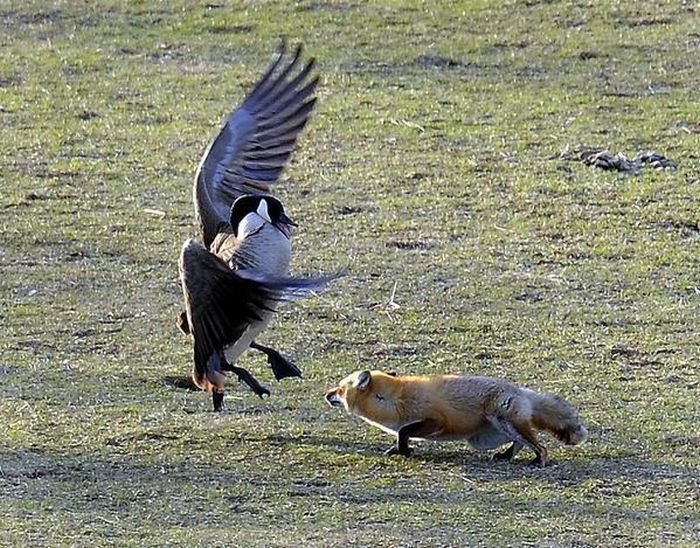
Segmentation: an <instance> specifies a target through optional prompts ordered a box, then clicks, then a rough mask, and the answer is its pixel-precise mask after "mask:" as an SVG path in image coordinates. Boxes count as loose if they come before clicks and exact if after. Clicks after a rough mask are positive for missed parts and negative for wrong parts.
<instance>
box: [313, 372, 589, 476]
mask: <svg viewBox="0 0 700 548" xmlns="http://www.w3.org/2000/svg"><path fill="white" fill-rule="evenodd" d="M325 398H326V401H327V402H328V403H329V404H330V405H332V406H334V407H341V406H342V407H345V409H346V410H347V411H348V412H349V413H351V414H353V415H357V416H359V417H360V418H361V419H363V420H365V421H366V422H368V423H370V424H372V425H374V426H377V427H379V428H381V429H382V430H384V431H385V432H388V433H389V434H392V435H395V436H396V444H395V445H394V446H392V447H391V448H390V449H389V450H388V451H387V452H386V454H387V455H395V454H397V453H398V454H399V455H404V456H409V455H410V454H411V453H412V449H411V448H410V447H409V446H408V441H409V439H410V438H418V439H436V440H450V439H465V440H466V441H467V442H469V444H470V445H471V446H472V447H474V448H475V449H479V450H488V449H496V448H497V447H500V446H501V445H504V444H506V443H508V442H512V444H511V445H510V447H508V448H507V449H506V450H505V451H502V452H500V453H497V454H496V455H494V459H495V460H511V459H512V458H513V457H515V456H516V455H517V454H518V452H519V451H520V450H521V449H522V448H523V447H525V446H527V447H529V448H530V449H532V450H533V451H534V452H535V455H536V457H535V459H534V460H533V461H532V464H535V465H539V466H546V464H547V449H546V448H545V447H544V446H543V445H542V444H541V443H540V442H539V441H538V439H537V434H536V431H537V430H547V431H549V432H551V433H552V434H553V435H554V436H555V437H556V438H558V439H559V440H561V441H562V442H564V443H565V444H567V445H576V444H577V443H581V442H583V441H584V440H585V439H586V437H587V436H588V431H587V430H586V428H585V427H584V426H583V424H582V423H581V420H580V419H579V416H578V412H577V411H576V409H574V407H573V406H571V405H570V404H569V403H567V402H565V401H564V400H562V399H561V398H559V397H557V396H554V395H553V394H547V393H540V392H535V391H534V390H529V389H527V388H519V387H517V386H515V385H513V384H511V383H509V382H507V381H504V380H501V379H495V378H491V377H468V376H457V375H436V376H422V377H412V376H395V375H393V374H391V375H390V374H387V373H382V372H381V371H357V372H355V373H353V374H352V375H349V376H348V377H346V378H345V379H343V380H342V381H340V384H339V385H338V386H337V387H336V388H334V389H332V390H329V391H328V392H326V396H325Z"/></svg>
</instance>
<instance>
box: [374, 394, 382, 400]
mask: <svg viewBox="0 0 700 548" xmlns="http://www.w3.org/2000/svg"><path fill="white" fill-rule="evenodd" d="M376 396H377V399H378V400H379V401H384V396H382V395H381V394H377V395H376Z"/></svg>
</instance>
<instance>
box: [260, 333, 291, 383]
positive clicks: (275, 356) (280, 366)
mask: <svg viewBox="0 0 700 548" xmlns="http://www.w3.org/2000/svg"><path fill="white" fill-rule="evenodd" d="M250 347H251V348H254V349H255V350H259V351H260V352H262V353H263V354H265V355H266V356H267V363H269V364H270V368H271V369H272V373H273V374H274V375H275V379H277V380H278V381H279V380H281V379H283V378H285V377H300V378H301V371H300V370H299V368H298V367H297V366H296V365H294V364H293V363H292V362H291V361H290V360H288V359H287V358H285V357H284V356H282V354H280V353H279V352H277V350H275V349H273V348H270V347H267V346H263V345H261V344H258V343H256V342H255V341H253V342H251V343H250Z"/></svg>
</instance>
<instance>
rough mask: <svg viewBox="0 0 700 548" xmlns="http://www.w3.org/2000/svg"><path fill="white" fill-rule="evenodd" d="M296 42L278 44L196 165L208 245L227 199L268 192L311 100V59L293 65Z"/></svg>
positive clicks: (224, 217)
mask: <svg viewBox="0 0 700 548" xmlns="http://www.w3.org/2000/svg"><path fill="white" fill-rule="evenodd" d="M301 55H302V47H301V46H298V47H297V49H296V51H295V52H294V54H293V55H286V47H285V44H284V43H282V45H281V46H280V48H279V50H278V52H277V54H276V55H275V57H274V58H273V60H272V62H271V63H270V65H269V66H268V68H267V70H266V71H265V73H264V74H263V76H262V77H261V78H260V81H259V82H258V83H257V84H256V85H255V87H254V88H253V90H252V91H251V92H250V93H249V94H248V96H247V97H246V99H245V100H244V101H243V104H241V106H239V107H238V108H237V109H236V110H234V111H233V112H232V113H231V115H230V116H229V117H228V119H227V120H226V122H225V123H224V125H223V127H222V128H221V131H220V132H219V134H218V135H217V136H216V138H215V139H214V140H213V141H212V143H211V144H210V145H209V148H208V149H207V151H206V152H205V153H204V156H203V157H202V161H201V162H200V164H199V168H198V169H197V174H196V175H195V182H194V191H193V198H194V207H195V213H196V215H197V218H198V221H199V223H200V225H201V230H202V238H203V240H204V244H205V246H207V247H209V245H210V244H211V242H212V241H213V240H214V237H215V236H216V233H217V231H218V229H219V228H220V226H221V225H222V223H227V222H228V220H229V212H230V210H231V204H233V202H234V200H235V199H236V198H238V197H239V196H242V195H244V194H269V193H270V187H271V185H272V184H273V183H275V182H276V181H277V180H278V179H279V176H280V174H281V173H282V170H283V169H284V166H285V165H286V163H287V162H288V160H289V157H290V156H291V154H292V152H293V150H294V146H295V144H296V141H297V138H298V137H299V134H300V133H301V131H302V129H303V128H304V126H305V125H306V123H307V122H308V120H309V116H310V114H311V112H312V110H313V108H314V104H315V103H316V97H315V95H314V93H315V90H316V85H317V84H318V77H315V78H310V74H311V70H312V68H313V66H314V59H311V60H309V62H308V63H306V64H305V65H303V66H302V67H301V68H300V69H299V68H298V67H299V65H300V63H301Z"/></svg>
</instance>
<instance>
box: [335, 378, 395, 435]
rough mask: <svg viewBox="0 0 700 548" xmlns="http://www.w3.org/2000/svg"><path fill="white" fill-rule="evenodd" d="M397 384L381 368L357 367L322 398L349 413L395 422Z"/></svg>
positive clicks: (385, 421)
mask: <svg viewBox="0 0 700 548" xmlns="http://www.w3.org/2000/svg"><path fill="white" fill-rule="evenodd" d="M399 385H400V382H398V381H397V379H396V378H395V375H392V374H387V373H383V372H381V371H367V370H365V371H356V372H355V373H352V374H351V375H348V376H347V377H345V378H344V379H343V380H342V381H340V383H339V384H338V386H336V387H335V388H333V389H331V390H329V391H328V392H326V395H325V398H326V401H327V402H328V404H329V405H331V406H333V407H345V410H346V411H348V413H352V414H353V415H357V416H359V417H361V418H363V419H367V420H369V421H370V422H374V423H377V424H380V425H394V424H396V423H397V422H398V421H399V412H398V409H397V396H398V392H399V390H400V386H399Z"/></svg>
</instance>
